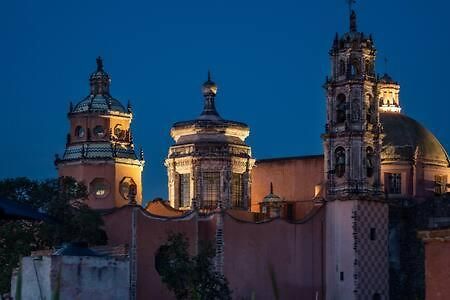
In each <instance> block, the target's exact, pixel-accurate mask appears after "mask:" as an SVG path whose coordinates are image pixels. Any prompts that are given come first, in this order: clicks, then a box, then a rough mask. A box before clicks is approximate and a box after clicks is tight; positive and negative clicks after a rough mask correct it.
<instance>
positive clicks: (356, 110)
mask: <svg viewBox="0 0 450 300" xmlns="http://www.w3.org/2000/svg"><path fill="white" fill-rule="evenodd" d="M360 109H361V108H360V105H359V99H353V100H352V121H353V122H358V121H359V116H360Z"/></svg>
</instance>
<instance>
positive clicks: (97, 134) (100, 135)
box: [94, 125, 105, 137]
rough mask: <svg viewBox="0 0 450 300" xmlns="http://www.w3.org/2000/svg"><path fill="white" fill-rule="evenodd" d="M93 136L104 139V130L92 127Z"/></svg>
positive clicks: (98, 126)
mask: <svg viewBox="0 0 450 300" xmlns="http://www.w3.org/2000/svg"><path fill="white" fill-rule="evenodd" d="M94 134H95V135H96V136H98V137H104V136H105V128H103V126H101V125H97V126H95V127H94Z"/></svg>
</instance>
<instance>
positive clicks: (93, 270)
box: [11, 256, 129, 300]
mask: <svg viewBox="0 0 450 300" xmlns="http://www.w3.org/2000/svg"><path fill="white" fill-rule="evenodd" d="M12 285H13V286H12V293H11V294H12V296H13V297H14V298H18V299H22V300H27V299H30V300H34V299H99V300H101V299H105V300H107V299H128V298H129V262H128V260H127V259H119V258H111V257H97V256H37V257H31V256H28V257H24V258H23V259H22V264H21V268H20V270H19V271H18V272H17V273H16V276H15V278H14V280H13V284H12Z"/></svg>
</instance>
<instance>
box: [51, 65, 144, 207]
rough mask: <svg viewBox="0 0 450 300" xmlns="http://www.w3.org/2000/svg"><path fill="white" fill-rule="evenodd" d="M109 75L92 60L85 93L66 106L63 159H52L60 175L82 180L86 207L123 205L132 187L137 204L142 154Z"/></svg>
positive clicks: (128, 114) (128, 110) (127, 109)
mask: <svg viewBox="0 0 450 300" xmlns="http://www.w3.org/2000/svg"><path fill="white" fill-rule="evenodd" d="M110 82H111V79H110V76H109V75H108V73H106V72H105V70H104V69H103V61H102V59H101V58H100V57H99V58H97V70H96V71H95V72H94V73H92V74H91V76H90V78H89V83H90V93H89V95H88V96H87V97H85V98H84V99H82V100H81V101H80V102H79V103H78V104H76V105H75V106H74V105H72V103H71V104H70V108H69V113H68V117H69V121H70V131H69V133H68V134H67V142H66V149H65V151H64V155H63V157H62V158H60V157H56V160H55V164H56V167H57V169H58V174H59V176H70V177H73V178H75V179H76V180H77V181H80V182H83V183H84V184H85V185H86V186H87V188H88V192H89V197H88V205H89V206H90V207H92V208H94V209H110V208H114V207H120V206H123V205H126V204H127V203H128V202H129V200H130V199H128V197H129V194H130V188H131V189H137V190H136V199H135V200H136V202H137V203H141V201H142V184H141V176H142V170H143V167H144V158H143V153H142V151H141V152H140V154H139V157H138V156H137V154H136V151H135V149H134V143H133V135H132V132H131V120H132V118H133V113H132V109H131V105H130V103H128V106H127V107H124V106H123V105H122V104H121V103H120V101H119V100H117V99H115V98H113V97H112V96H111V94H110V91H109V86H110Z"/></svg>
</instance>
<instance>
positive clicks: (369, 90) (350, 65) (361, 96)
mask: <svg viewBox="0 0 450 300" xmlns="http://www.w3.org/2000/svg"><path fill="white" fill-rule="evenodd" d="M375 53H376V50H375V47H374V44H373V40H372V37H371V36H365V35H364V34H363V33H361V32H358V31H357V28H356V14H355V12H354V11H352V13H351V16H350V31H349V32H348V33H346V34H344V36H342V37H341V38H339V37H338V36H337V35H336V38H335V40H334V43H333V46H332V49H331V51H330V56H331V61H332V66H333V68H332V74H331V78H329V79H327V82H326V84H325V88H326V90H327V124H326V131H325V134H324V135H323V139H324V164H325V166H324V170H325V182H326V187H327V188H326V197H325V199H326V243H327V245H329V246H328V247H327V249H326V263H325V265H326V275H325V276H326V285H327V299H386V298H387V297H389V281H388V278H389V276H388V274H389V272H388V271H389V266H388V256H387V249H388V238H387V236H388V234H387V232H388V207H387V204H386V202H385V201H384V199H383V198H382V197H381V195H382V193H381V185H380V171H381V160H380V155H381V130H382V127H381V124H380V122H379V113H378V108H379V105H378V97H377V79H376V77H375V71H374V64H375ZM374 251H375V252H377V253H374Z"/></svg>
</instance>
